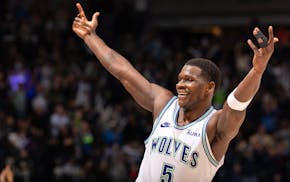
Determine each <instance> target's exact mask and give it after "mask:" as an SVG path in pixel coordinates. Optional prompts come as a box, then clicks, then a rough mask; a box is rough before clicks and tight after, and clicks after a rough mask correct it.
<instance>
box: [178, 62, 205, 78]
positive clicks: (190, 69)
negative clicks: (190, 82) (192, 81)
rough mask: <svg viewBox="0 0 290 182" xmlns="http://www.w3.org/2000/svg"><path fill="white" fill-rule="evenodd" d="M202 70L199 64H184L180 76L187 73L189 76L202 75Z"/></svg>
mask: <svg viewBox="0 0 290 182" xmlns="http://www.w3.org/2000/svg"><path fill="white" fill-rule="evenodd" d="M201 73H202V70H201V69H200V68H199V67H197V66H191V65H184V66H183V67H182V69H181V71H180V73H179V76H182V75H187V76H200V75H201Z"/></svg>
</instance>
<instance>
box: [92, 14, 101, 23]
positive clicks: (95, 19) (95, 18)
mask: <svg viewBox="0 0 290 182" xmlns="http://www.w3.org/2000/svg"><path fill="white" fill-rule="evenodd" d="M99 16H100V12H96V13H94V14H93V17H92V21H97V19H98V17H99Z"/></svg>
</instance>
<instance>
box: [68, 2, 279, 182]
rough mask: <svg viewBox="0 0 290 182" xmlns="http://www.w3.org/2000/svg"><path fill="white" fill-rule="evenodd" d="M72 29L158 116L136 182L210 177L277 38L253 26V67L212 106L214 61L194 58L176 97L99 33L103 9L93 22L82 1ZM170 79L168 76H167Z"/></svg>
mask: <svg viewBox="0 0 290 182" xmlns="http://www.w3.org/2000/svg"><path fill="white" fill-rule="evenodd" d="M76 6H77V9H78V11H79V13H78V15H77V16H76V17H75V19H74V22H73V25H72V29H73V31H74V32H75V33H76V34H77V35H78V36H79V37H80V38H81V39H83V40H84V42H85V43H86V45H87V46H88V47H89V48H90V50H91V51H92V52H93V53H94V54H95V56H96V57H97V59H98V60H99V62H100V63H101V64H102V65H103V66H104V68H105V69H107V70H108V71H109V72H110V73H111V74H112V75H113V76H114V77H116V78H117V79H118V80H120V82H121V83H122V84H123V86H124V87H125V89H126V90H127V91H128V92H129V93H130V94H131V95H132V97H133V98H134V99H135V101H136V102H137V103H138V104H139V105H140V106H142V107H143V108H144V109H146V110H148V111H150V112H152V114H153V121H154V123H153V129H152V132H151V134H150V136H149V137H148V138H147V140H146V141H145V145H146V150H145V153H144V157H143V160H142V163H141V166H140V169H139V174H138V177H137V180H136V181H137V182H159V181H162V182H170V181H175V182H181V181H182V182H187V181H201V182H207V181H211V180H212V178H213V177H214V175H215V174H216V172H217V170H218V168H219V167H221V165H222V164H223V160H224V155H225V153H226V151H227V149H228V146H229V143H230V142H231V140H232V139H233V138H234V137H235V136H236V135H237V133H238V131H239V128H240V126H241V125H242V123H243V121H244V118H245V114H246V108H247V106H248V104H249V103H250V101H251V100H252V99H253V97H254V95H255V94H256V92H257V91H258V89H259V87H260V82H261V78H262V75H263V73H264V71H265V69H266V67H267V64H268V62H269V60H270V57H271V56H272V54H273V51H274V44H275V43H276V42H278V38H276V37H274V35H273V28H272V27H271V26H270V27H269V28H268V34H269V37H268V39H267V38H266V37H265V36H263V34H262V33H261V31H260V30H259V28H255V29H254V30H253V35H254V36H255V37H256V38H257V41H258V42H259V45H260V48H258V47H256V46H255V44H254V43H253V42H252V40H248V45H249V46H250V48H251V49H252V50H253V53H254V56H253V60H252V65H253V66H252V68H251V69H250V70H249V72H248V74H247V75H246V76H245V78H244V79H243V80H242V81H241V82H240V83H239V85H237V87H236V88H235V89H234V90H233V91H232V92H231V94H229V96H228V98H227V101H226V102H225V103H224V105H223V107H222V109H220V110H216V109H214V108H213V106H212V99H213V95H214V92H215V90H216V89H217V87H218V85H219V82H220V70H219V69H218V68H217V66H216V65H215V64H214V63H213V62H212V61H210V60H207V59H203V58H193V59H190V60H189V61H187V62H186V63H185V65H184V66H183V68H182V69H181V71H180V72H179V75H178V82H177V84H176V91H177V96H174V94H173V93H172V92H171V91H169V90H167V89H166V88H163V87H161V86H159V85H156V84H154V83H150V82H149V81H148V80H147V79H146V78H144V77H143V76H142V75H141V74H140V73H139V72H138V71H137V70H136V69H135V68H134V67H133V66H132V65H131V64H130V62H129V61H128V60H127V59H126V58H124V57H123V56H121V55H120V54H118V53H117V52H116V51H114V50H112V49H111V48H110V47H108V46H107V45H106V43H105V42H104V41H103V40H102V39H101V38H100V37H99V36H98V35H97V34H96V32H95V31H96V28H97V26H98V16H99V15H100V13H99V12H96V13H95V14H94V15H93V16H92V20H88V19H87V17H86V15H85V13H84V10H83V8H82V6H81V5H80V4H79V3H77V5H76ZM164 79H166V78H164Z"/></svg>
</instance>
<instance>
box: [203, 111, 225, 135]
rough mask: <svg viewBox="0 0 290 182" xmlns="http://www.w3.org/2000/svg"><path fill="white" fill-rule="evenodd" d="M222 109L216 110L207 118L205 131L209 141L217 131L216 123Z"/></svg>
mask: <svg viewBox="0 0 290 182" xmlns="http://www.w3.org/2000/svg"><path fill="white" fill-rule="evenodd" d="M221 114H222V109H220V110H217V111H216V112H215V113H214V114H213V115H212V116H211V118H210V119H209V121H208V123H207V128H206V133H207V136H208V139H209V141H212V140H213V139H214V137H215V135H216V131H217V123H218V120H219V118H220V117H221Z"/></svg>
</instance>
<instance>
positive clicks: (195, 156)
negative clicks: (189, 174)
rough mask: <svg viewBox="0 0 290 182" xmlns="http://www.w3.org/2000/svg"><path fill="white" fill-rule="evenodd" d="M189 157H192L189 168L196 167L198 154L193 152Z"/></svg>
mask: <svg viewBox="0 0 290 182" xmlns="http://www.w3.org/2000/svg"><path fill="white" fill-rule="evenodd" d="M191 157H192V160H191V162H190V166H191V167H196V165H197V158H198V153H196V152H193V153H192V154H191Z"/></svg>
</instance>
